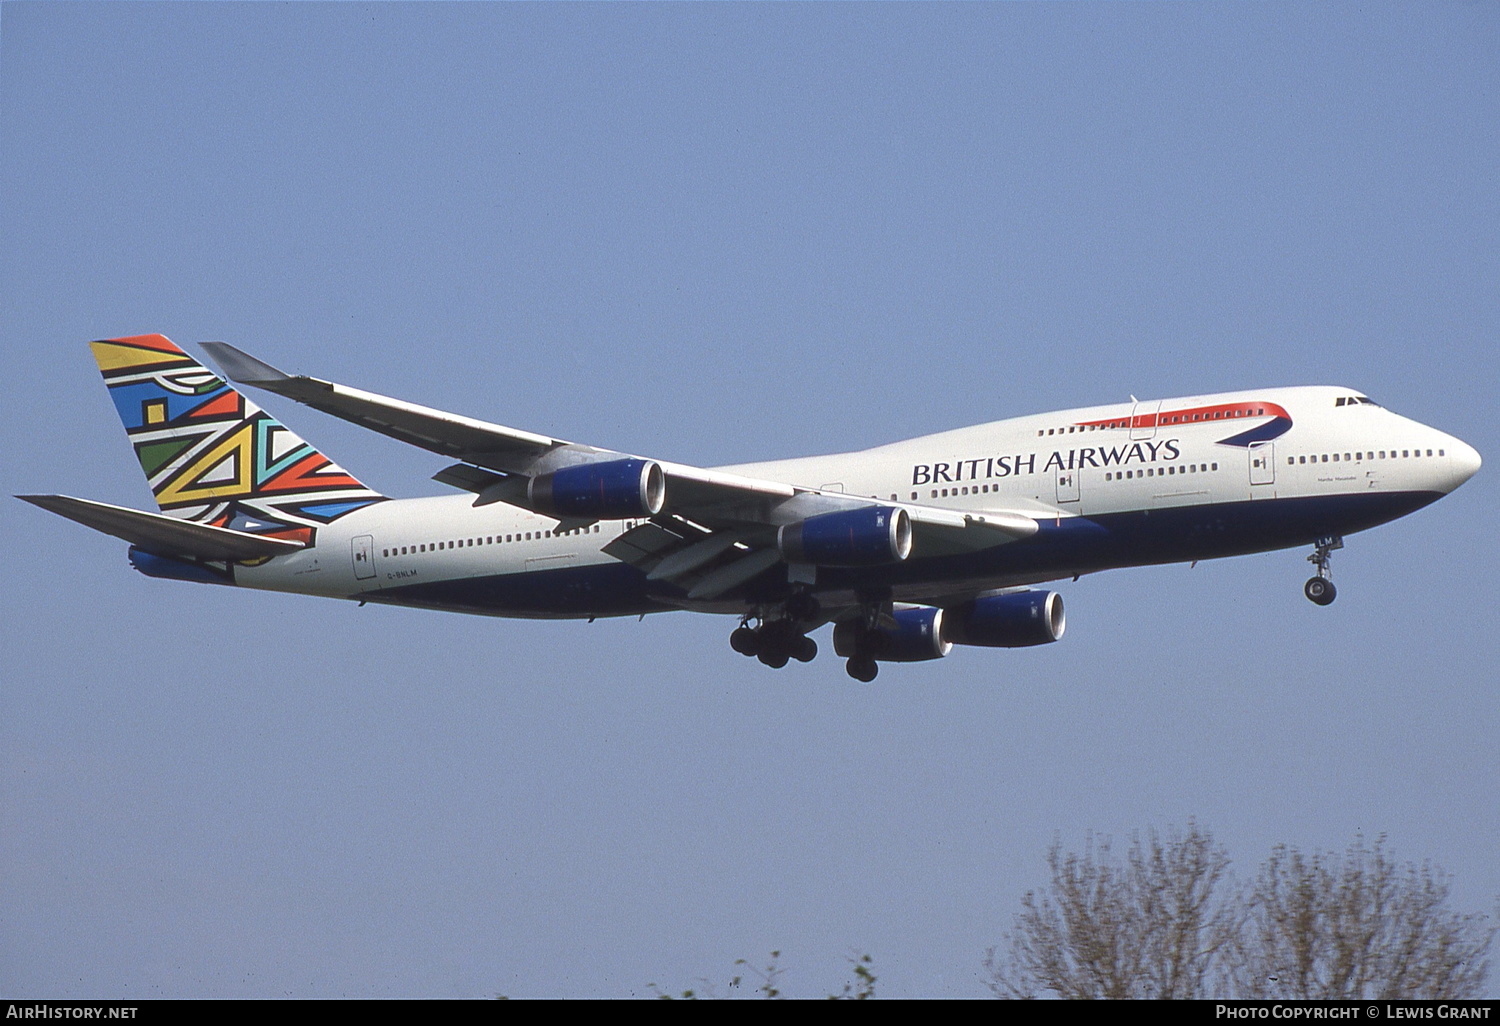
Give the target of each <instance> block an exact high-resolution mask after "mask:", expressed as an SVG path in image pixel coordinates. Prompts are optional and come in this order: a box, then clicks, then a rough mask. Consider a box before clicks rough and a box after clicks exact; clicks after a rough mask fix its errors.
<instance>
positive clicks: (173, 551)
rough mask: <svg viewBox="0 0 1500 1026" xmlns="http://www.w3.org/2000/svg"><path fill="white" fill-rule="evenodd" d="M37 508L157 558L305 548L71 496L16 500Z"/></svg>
mask: <svg viewBox="0 0 1500 1026" xmlns="http://www.w3.org/2000/svg"><path fill="white" fill-rule="evenodd" d="M16 498H18V499H25V500H26V501H27V502H29V503H31V504H32V505H33V506H40V507H42V509H45V510H50V511H51V512H53V513H56V514H57V515H58V516H63V517H67V518H68V519H69V520H74V521H77V522H78V523H80V524H82V525H84V526H85V527H92V528H93V529H94V530H96V531H103V532H104V533H105V534H110V535H114V536H115V537H116V538H122V539H124V540H125V541H128V542H130V544H132V545H134V546H136V547H137V548H140V549H144V550H145V551H147V552H151V553H154V554H156V555H159V556H186V557H188V558H191V559H214V560H218V559H223V560H239V559H262V558H264V557H266V556H282V555H286V554H287V553H289V552H296V551H297V550H298V549H301V548H303V547H304V546H303V545H302V543H301V542H296V541H286V540H284V539H281V538H267V537H265V536H263V535H259V534H247V533H245V532H244V531H232V530H230V529H229V528H227V527H214V526H212V525H210V524H198V523H194V522H193V521H191V520H181V519H179V518H177V517H169V516H164V515H163V514H161V513H143V512H141V511H140V510H135V509H127V508H125V507H124V506H111V505H109V504H108V503H105V502H92V501H90V500H88V499H75V498H73V497H72V496H68V495H17V496H16Z"/></svg>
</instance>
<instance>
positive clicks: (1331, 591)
mask: <svg viewBox="0 0 1500 1026" xmlns="http://www.w3.org/2000/svg"><path fill="white" fill-rule="evenodd" d="M1343 547H1344V539H1342V538H1340V537H1338V536H1337V535H1334V536H1330V537H1327V538H1319V539H1318V541H1317V546H1316V548H1314V550H1313V554H1312V555H1311V556H1308V557H1307V561H1308V562H1309V563H1311V564H1312V565H1313V566H1315V567H1317V568H1318V574H1317V576H1316V577H1309V578H1308V579H1307V583H1306V584H1304V585H1303V586H1302V594H1304V595H1306V596H1307V597H1308V599H1309V600H1310V601H1312V602H1316V603H1317V604H1318V605H1320V606H1326V605H1328V604H1329V603H1330V602H1332V601H1333V600H1334V599H1335V598H1336V597H1337V596H1338V590H1337V589H1336V588H1334V586H1333V567H1332V562H1333V560H1332V553H1333V552H1334V551H1335V550H1336V549H1341V548H1343Z"/></svg>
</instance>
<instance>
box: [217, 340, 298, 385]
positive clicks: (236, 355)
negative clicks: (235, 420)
mask: <svg viewBox="0 0 1500 1026" xmlns="http://www.w3.org/2000/svg"><path fill="white" fill-rule="evenodd" d="M200 344H201V345H202V347H203V348H204V349H206V350H207V351H208V355H209V356H212V357H213V358H214V363H217V364H218V365H219V367H220V368H221V369H222V370H223V371H224V373H225V374H227V375H228V376H229V380H230V381H236V382H238V383H240V384H241V385H263V384H265V383H266V382H268V381H285V380H286V379H287V378H289V377H291V375H290V374H287V373H285V372H283V371H279V370H277V369H276V368H275V367H272V366H271V365H270V364H269V363H266V362H264V361H262V360H257V359H256V358H255V357H253V356H251V355H250V354H249V353H246V352H244V351H242V350H239V349H236V348H235V347H234V346H232V345H230V344H229V343H228V342H203V343H200Z"/></svg>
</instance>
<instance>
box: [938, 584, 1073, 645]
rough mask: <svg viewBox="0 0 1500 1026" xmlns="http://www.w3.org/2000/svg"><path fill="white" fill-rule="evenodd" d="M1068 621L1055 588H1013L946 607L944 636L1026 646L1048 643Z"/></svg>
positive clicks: (961, 640) (965, 641) (960, 641)
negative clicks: (1023, 589) (1012, 590)
mask: <svg viewBox="0 0 1500 1026" xmlns="http://www.w3.org/2000/svg"><path fill="white" fill-rule="evenodd" d="M1067 625H1068V621H1067V617H1066V616H1065V615H1064V614H1063V602H1062V596H1061V595H1059V594H1058V593H1057V592H1055V591H1016V592H1011V593H1010V594H1005V595H983V596H981V597H979V598H976V599H972V600H970V601H968V602H965V603H964V604H963V605H961V606H954V607H953V608H952V609H949V610H948V616H947V617H946V618H945V619H944V620H943V632H944V633H943V636H944V637H945V638H947V639H948V640H949V641H952V642H954V643H955V644H959V645H983V646H986V647H988V648H1025V647H1026V646H1028V645H1048V644H1051V643H1052V642H1054V641H1056V640H1057V639H1058V638H1061V637H1062V636H1063V630H1064V629H1066V627H1067Z"/></svg>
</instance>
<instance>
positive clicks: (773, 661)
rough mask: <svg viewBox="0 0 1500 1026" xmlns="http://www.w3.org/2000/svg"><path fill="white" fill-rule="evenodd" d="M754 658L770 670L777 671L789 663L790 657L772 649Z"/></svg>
mask: <svg viewBox="0 0 1500 1026" xmlns="http://www.w3.org/2000/svg"><path fill="white" fill-rule="evenodd" d="M755 658H757V659H759V660H760V661H761V662H763V663H765V664H766V665H767V666H769V667H770V668H771V669H773V670H779V669H781V668H782V667H783V666H785V665H786V664H787V662H788V661H790V659H791V656H789V655H787V654H786V653H785V652H783V651H781V650H780V649H776V648H773V649H771V650H770V651H766V652H762V653H760V655H758V656H756V657H755Z"/></svg>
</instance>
